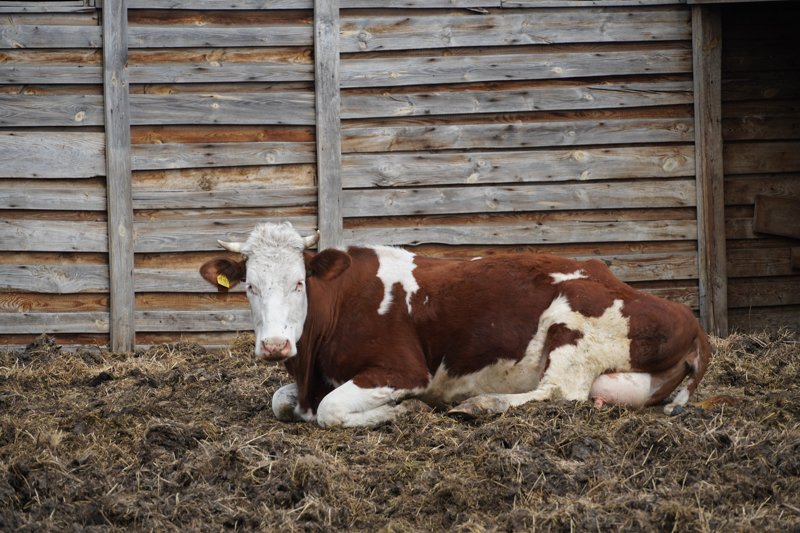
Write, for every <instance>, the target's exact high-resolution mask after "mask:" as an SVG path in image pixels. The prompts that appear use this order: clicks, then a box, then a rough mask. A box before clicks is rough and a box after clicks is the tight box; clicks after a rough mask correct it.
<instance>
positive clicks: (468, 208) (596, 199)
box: [342, 179, 696, 217]
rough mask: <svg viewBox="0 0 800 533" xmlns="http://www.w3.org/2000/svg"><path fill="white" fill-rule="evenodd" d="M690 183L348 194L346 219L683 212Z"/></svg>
mask: <svg viewBox="0 0 800 533" xmlns="http://www.w3.org/2000/svg"><path fill="white" fill-rule="evenodd" d="M695 195H696V192H695V188H694V180H688V179H687V180H669V181H660V180H659V181H655V180H639V181H625V182H612V183H579V184H570V185H564V184H557V185H527V186H506V187H475V186H470V187H447V188H441V187H435V188H424V189H391V190H382V189H378V190H364V189H354V190H348V191H347V192H346V194H345V195H344V198H343V200H344V201H343V205H342V208H343V213H344V216H345V217H379V216H402V215H446V214H456V213H501V212H516V211H548V210H565V209H596V208H598V207H601V208H603V209H614V208H639V207H641V208H655V207H685V206H692V205H694V204H695V200H696V197H695Z"/></svg>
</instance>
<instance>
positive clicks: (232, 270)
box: [200, 257, 247, 292]
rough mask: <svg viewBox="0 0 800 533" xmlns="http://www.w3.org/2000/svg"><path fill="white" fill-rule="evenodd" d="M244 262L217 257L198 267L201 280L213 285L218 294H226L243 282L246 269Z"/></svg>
mask: <svg viewBox="0 0 800 533" xmlns="http://www.w3.org/2000/svg"><path fill="white" fill-rule="evenodd" d="M245 264H246V262H245V261H235V260H233V259H229V258H227V257H218V258H216V259H212V260H210V261H208V262H206V263H204V264H203V266H201V267H200V275H201V276H203V279H205V280H206V281H208V282H209V283H211V284H212V285H214V286H215V287H216V288H217V290H218V291H220V292H228V290H229V289H232V288H234V287H235V286H236V285H238V284H239V283H240V282H241V281H244V279H245V274H246V273H247V268H246V266H245Z"/></svg>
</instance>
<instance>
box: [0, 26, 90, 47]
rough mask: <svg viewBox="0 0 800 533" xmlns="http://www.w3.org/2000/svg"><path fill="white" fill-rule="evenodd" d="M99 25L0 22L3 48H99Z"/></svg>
mask: <svg viewBox="0 0 800 533" xmlns="http://www.w3.org/2000/svg"><path fill="white" fill-rule="evenodd" d="M101 43H102V35H101V28H100V27H99V26H67V25H55V24H53V25H49V24H48V25H32V24H20V25H16V24H15V25H6V24H0V49H3V48H100V46H101Z"/></svg>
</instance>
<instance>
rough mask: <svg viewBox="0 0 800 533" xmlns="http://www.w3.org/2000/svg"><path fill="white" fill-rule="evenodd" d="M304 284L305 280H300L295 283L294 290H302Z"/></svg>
mask: <svg viewBox="0 0 800 533" xmlns="http://www.w3.org/2000/svg"><path fill="white" fill-rule="evenodd" d="M304 286H305V284H304V283H303V280H300V281H298V282H297V283H296V284H295V286H294V290H296V291H298V292H299V291H302V290H303V287H304Z"/></svg>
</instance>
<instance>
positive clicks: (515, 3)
mask: <svg viewBox="0 0 800 533" xmlns="http://www.w3.org/2000/svg"><path fill="white" fill-rule="evenodd" d="M685 1H686V0H502V5H503V7H506V8H510V7H587V6H600V7H616V6H623V7H635V6H655V5H664V4H679V5H680V4H684V3H685Z"/></svg>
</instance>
